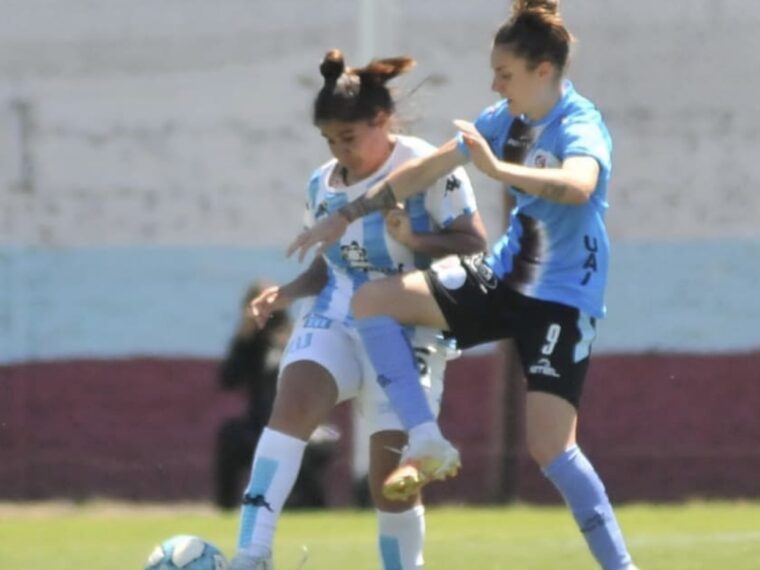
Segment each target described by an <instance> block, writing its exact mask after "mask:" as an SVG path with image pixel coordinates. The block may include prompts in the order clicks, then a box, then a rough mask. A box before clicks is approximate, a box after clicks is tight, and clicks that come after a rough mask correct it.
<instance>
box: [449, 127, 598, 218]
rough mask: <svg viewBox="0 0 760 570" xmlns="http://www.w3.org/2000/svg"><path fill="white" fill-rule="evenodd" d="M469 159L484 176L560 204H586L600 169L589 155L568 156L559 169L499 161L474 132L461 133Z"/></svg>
mask: <svg viewBox="0 0 760 570" xmlns="http://www.w3.org/2000/svg"><path fill="white" fill-rule="evenodd" d="M462 138H463V140H464V143H465V144H466V145H467V148H468V150H469V152H470V159H471V160H472V162H473V163H474V164H475V166H477V167H478V169H479V170H480V171H482V172H483V173H484V174H486V175H488V176H490V177H491V178H495V179H496V180H499V181H500V182H503V183H504V184H507V185H509V186H514V187H515V188H518V189H519V190H522V191H523V192H525V193H526V194H531V195H533V196H538V197H539V198H543V199H544V200H550V201H552V202H558V203H560V204H585V203H586V202H588V200H589V198H590V197H591V194H593V192H594V190H595V189H596V184H597V182H598V181H599V173H600V165H599V162H598V160H597V159H596V158H595V157H593V156H591V155H590V154H589V155H584V154H573V155H570V156H567V157H566V158H565V159H564V160H563V161H562V165H561V166H560V167H559V168H536V167H531V166H523V165H522V164H514V163H511V162H504V161H503V160H499V159H498V158H497V157H496V156H495V155H494V153H493V151H492V150H491V147H490V146H489V144H488V143H487V142H486V140H485V139H484V138H483V136H482V135H481V134H480V133H479V132H478V131H477V130H475V129H474V128H472V129H470V128H467V129H466V130H463V131H462Z"/></svg>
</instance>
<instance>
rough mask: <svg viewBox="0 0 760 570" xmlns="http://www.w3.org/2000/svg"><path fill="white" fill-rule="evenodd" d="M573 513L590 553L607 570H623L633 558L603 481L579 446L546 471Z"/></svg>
mask: <svg viewBox="0 0 760 570" xmlns="http://www.w3.org/2000/svg"><path fill="white" fill-rule="evenodd" d="M543 471H544V475H546V477H547V478H548V479H549V480H550V481H551V482H552V483H554V486H555V487H557V489H559V492H560V493H561V494H562V497H563V498H564V499H565V502H566V503H567V505H568V506H569V507H570V510H571V511H572V512H573V516H574V517H575V520H576V522H577V523H578V526H579V527H580V529H581V532H582V533H583V536H584V537H585V539H586V542H587V543H588V546H589V548H590V549H591V552H592V553H593V555H594V557H596V559H597V561H598V562H599V564H600V565H601V567H602V568H603V569H604V570H623V569H624V568H627V567H628V566H629V565H630V564H631V555H630V554H628V549H627V548H626V546H625V541H624V540H623V533H622V532H621V531H620V526H618V523H617V520H616V519H615V513H614V512H613V511H612V505H611V504H610V500H609V499H608V498H607V492H606V491H605V489H604V484H603V483H602V480H601V479H599V475H597V474H596V471H594V467H593V466H592V465H591V463H589V461H588V459H586V456H585V455H583V452H582V451H581V450H580V448H579V447H578V446H573V447H571V448H570V449H568V450H567V451H565V452H564V453H563V454H561V455H560V456H559V457H557V458H556V459H554V461H552V462H551V463H550V464H549V465H547V466H546V467H545V468H544V470H543Z"/></svg>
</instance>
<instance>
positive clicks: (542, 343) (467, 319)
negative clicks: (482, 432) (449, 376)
mask: <svg viewBox="0 0 760 570" xmlns="http://www.w3.org/2000/svg"><path fill="white" fill-rule="evenodd" d="M483 257H484V256H483V254H478V255H472V256H462V257H459V258H447V259H445V260H442V261H440V262H437V263H434V264H433V266H432V267H431V268H430V269H428V270H427V271H426V272H425V279H426V280H427V283H428V285H429V287H430V290H431V291H432V293H433V297H434V298H435V300H436V302H437V303H438V306H439V307H440V308H441V312H442V313H443V315H444V317H446V322H447V323H448V325H449V334H450V336H452V337H454V338H455V339H456V340H457V343H458V345H459V347H460V348H468V347H471V346H475V345H478V344H483V343H486V342H490V341H494V340H499V339H504V338H512V339H514V341H515V344H516V345H517V352H518V354H519V355H520V360H521V363H522V368H523V372H524V373H525V377H526V378H527V381H528V390H534V391H539V392H548V393H550V394H554V395H556V396H559V397H561V398H563V399H565V400H567V401H568V402H570V403H571V404H572V405H573V406H575V407H576V408H577V407H578V405H579V403H580V398H581V392H582V391H583V382H584V380H585V378H586V370H587V369H588V363H589V357H590V355H591V343H592V341H593V340H594V337H595V335H596V332H595V328H596V321H595V319H594V318H592V317H590V316H589V315H587V314H586V313H583V312H581V311H580V310H578V309H577V308H575V307H571V306H569V305H564V304H562V303H555V302H551V301H542V300H540V299H534V298H532V297H527V296H525V295H522V294H520V293H518V292H517V291H515V290H513V289H512V288H510V287H509V286H508V285H507V284H506V283H505V282H504V281H502V280H499V279H497V278H496V276H495V275H494V273H493V271H492V269H491V268H490V267H489V266H488V265H486V264H485V263H484V262H483Z"/></svg>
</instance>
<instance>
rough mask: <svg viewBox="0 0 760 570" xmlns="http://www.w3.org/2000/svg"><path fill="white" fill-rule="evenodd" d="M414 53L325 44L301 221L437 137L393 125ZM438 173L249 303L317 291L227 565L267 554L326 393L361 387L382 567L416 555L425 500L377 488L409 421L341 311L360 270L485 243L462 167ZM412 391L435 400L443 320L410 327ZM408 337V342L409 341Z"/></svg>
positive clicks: (293, 345)
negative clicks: (322, 156)
mask: <svg viewBox="0 0 760 570" xmlns="http://www.w3.org/2000/svg"><path fill="white" fill-rule="evenodd" d="M413 63H414V62H413V60H411V59H409V58H406V57H400V58H393V59H383V60H376V61H373V62H372V63H370V64H369V65H368V66H367V67H365V68H361V69H349V68H346V67H345V65H344V61H343V56H342V55H341V53H340V52H339V51H337V50H333V51H331V52H328V54H327V55H326V57H325V59H324V61H323V62H322V65H321V67H320V70H321V72H322V75H323V77H324V86H323V88H322V90H321V91H320V92H319V94H318V95H317V98H316V100H315V102H314V123H315V125H316V126H317V128H318V129H319V130H320V131H321V133H322V135H323V136H324V137H325V139H326V140H327V143H328V145H329V147H330V151H331V152H332V154H333V156H334V159H333V160H331V161H329V162H327V163H326V164H324V165H323V166H321V167H320V168H318V169H317V170H316V171H315V172H314V174H313V176H312V178H311V181H310V182H309V188H308V196H307V224H306V225H307V226H309V225H311V224H313V223H314V221H315V220H319V219H322V218H324V217H325V216H328V215H329V214H331V213H332V212H335V211H337V210H338V209H339V208H341V207H343V206H344V205H346V204H348V203H349V202H350V201H351V200H353V199H354V198H356V197H357V196H359V195H361V194H362V193H364V192H365V191H366V190H367V189H368V188H369V187H370V186H371V185H372V184H373V183H374V182H375V181H377V180H380V179H382V178H384V177H385V176H387V175H388V174H389V173H390V172H391V171H392V170H393V169H394V168H396V167H397V166H399V165H400V164H402V163H404V162H406V161H408V160H410V159H413V158H416V157H420V156H425V155H427V154H430V153H431V152H432V151H433V150H435V148H434V147H433V146H432V145H429V144H428V143H426V142H424V141H422V140H421V139H418V138H413V137H408V136H400V135H396V134H393V131H392V118H393V111H394V102H393V99H392V97H391V94H390V92H389V90H388V87H387V86H386V83H387V82H388V81H389V80H391V79H392V78H394V77H396V76H397V75H399V74H401V73H404V72H406V71H407V70H408V69H409V68H410V67H411V66H412V65H413ZM452 171H453V172H451V173H450V174H449V175H448V177H447V178H446V179H445V181H444V183H443V184H441V185H436V186H434V187H433V186H431V188H429V189H428V190H427V191H426V192H425V193H422V194H417V195H415V196H414V197H410V198H409V199H408V200H405V201H404V202H403V211H402V210H401V209H399V208H398V207H397V204H396V203H395V202H394V203H393V204H389V208H388V210H390V211H389V212H388V213H386V214H385V219H384V216H383V214H381V213H380V212H375V213H374V214H372V215H369V216H367V217H365V218H363V219H362V220H357V222H356V223H353V224H349V225H347V227H346V228H345V230H346V231H345V237H344V238H343V239H342V240H341V241H340V243H337V244H335V245H333V246H332V247H330V248H327V249H326V250H325V251H324V254H323V255H321V256H318V257H317V258H316V259H315V260H314V262H313V263H312V264H311V266H310V267H309V269H307V270H306V271H305V272H304V273H302V274H301V275H300V276H298V277H297V278H296V279H295V280H294V281H292V282H291V283H289V284H287V285H285V286H282V287H273V288H270V289H268V290H266V291H264V292H263V293H262V295H260V296H259V297H258V298H257V299H255V300H254V301H253V302H252V304H251V307H250V309H251V314H252V316H253V317H254V318H255V319H256V320H257V321H258V323H259V325H260V326H263V324H264V323H265V322H266V319H267V318H268V317H269V316H270V315H271V314H272V311H274V310H278V309H283V308H285V307H287V306H288V305H289V304H290V303H291V302H292V301H294V300H295V299H297V298H300V297H305V296H310V295H315V297H314V299H313V300H311V301H310V302H308V304H307V307H306V308H305V312H304V316H302V317H301V318H300V319H299V320H298V322H297V324H296V327H295V330H294V331H293V334H292V336H291V339H290V341H289V344H288V347H287V348H286V351H285V354H284V356H283V360H282V362H281V364H280V366H281V374H280V379H279V385H278V392H277V396H276V399H275V403H274V407H273V411H272V415H271V418H270V420H269V424H268V427H267V428H266V429H265V430H264V433H263V435H262V437H261V440H260V441H259V444H258V446H257V448H256V454H255V457H254V460H253V468H252V473H251V480H250V483H249V485H248V488H247V490H246V493H245V496H244V499H243V507H242V517H241V528H240V538H239V543H238V554H237V556H236V557H235V558H234V560H233V562H232V568H233V570H254V569H257V570H258V569H267V568H271V567H272V566H271V564H272V562H271V550H272V541H273V534H274V531H275V526H276V523H277V519H278V518H279V515H280V512H281V510H282V507H283V505H284V503H285V500H286V498H287V496H288V494H289V493H290V491H291V489H292V487H293V483H294V481H295V479H296V475H297V473H298V470H299V468H300V465H301V460H302V456H303V452H304V448H305V447H306V442H307V440H308V439H309V437H310V436H311V434H312V432H313V431H314V430H315V428H317V426H319V424H321V423H323V422H324V421H325V420H326V419H327V418H328V415H329V414H330V412H331V411H332V409H333V407H334V406H335V405H336V404H337V403H339V402H342V401H344V400H347V399H350V398H358V402H359V404H360V405H361V411H362V413H363V415H364V416H365V419H366V420H367V422H368V426H369V429H370V432H371V433H372V436H371V441H370V469H369V482H370V491H371V494H372V497H373V499H374V501H375V505H376V507H377V509H378V527H379V547H380V552H381V559H382V565H383V568H385V569H386V570H391V569H394V570H395V569H402V570H407V569H413V568H420V567H421V566H422V563H423V559H422V543H423V535H424V519H423V514H424V510H423V508H422V505H421V503H420V500H419V496H409V497H408V498H407V499H406V500H405V501H403V502H400V503H399V502H393V501H390V500H388V499H386V498H385V497H384V496H383V494H382V492H381V488H382V484H383V481H384V480H385V479H386V478H387V477H388V476H389V474H390V473H391V472H392V471H393V469H394V468H396V467H397V465H398V452H394V451H393V449H400V448H402V447H403V446H404V444H405V443H406V434H405V432H404V430H403V426H402V425H401V424H400V423H399V420H398V417H397V416H396V414H395V413H394V412H393V410H392V409H391V407H390V405H389V403H388V401H387V399H386V397H385V395H384V394H383V391H382V389H381V388H380V386H379V385H378V383H377V382H376V373H375V371H374V369H373V368H372V365H371V364H370V361H369V357H368V356H367V355H366V353H365V351H364V348H363V346H362V341H361V338H360V337H359V334H358V333H357V331H356V329H355V328H354V319H353V316H352V315H351V312H350V304H351V298H352V297H353V295H354V292H355V291H356V290H357V289H358V288H359V287H360V286H361V285H362V284H364V283H365V282H371V281H372V280H376V279H379V278H384V277H385V276H387V275H393V274H396V273H400V272H403V271H406V270H412V269H415V268H426V267H428V266H429V264H430V260H431V258H432V257H441V256H444V255H447V254H451V253H462V254H465V253H474V252H477V251H482V248H483V247H485V245H486V239H485V230H484V228H483V224H482V222H481V220H480V217H479V215H478V214H477V212H476V211H475V200H474V195H473V192H472V188H471V186H470V182H469V180H468V178H467V175H466V173H465V172H464V170H463V169H461V168H459V169H452ZM409 335H410V340H411V343H412V345H411V346H412V347H413V350H414V354H415V366H417V367H418V370H419V372H420V373H421V378H420V377H419V376H418V377H417V378H416V381H417V382H420V394H421V395H422V397H423V399H424V400H425V401H424V405H425V406H426V407H428V409H430V408H432V409H434V410H436V411H437V409H438V407H439V402H440V398H441V392H442V389H443V385H442V382H443V370H444V367H445V361H446V357H447V350H448V346H449V345H448V342H447V341H444V340H443V339H442V337H441V334H440V331H435V330H433V329H430V328H424V327H413V328H412V327H410V329H409ZM410 349H411V348H410Z"/></svg>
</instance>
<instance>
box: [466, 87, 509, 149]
mask: <svg viewBox="0 0 760 570" xmlns="http://www.w3.org/2000/svg"><path fill="white" fill-rule="evenodd" d="M504 109H505V102H503V101H502V102H500V103H497V104H495V105H491V106H490V107H488V108H487V109H485V110H484V111H483V112H482V113H480V115H478V118H477V119H475V123H474V125H475V128H476V129H478V132H479V133H480V134H481V135H483V138H484V139H486V140H487V141H488V144H489V145H490V146H491V150H493V152H494V153H496V149H495V148H494V144H495V143H496V140H497V139H498V138H499V132H498V131H499V124H500V122H501V121H500V119H501V117H502V115H503V113H504ZM456 138H457V148H458V149H459V152H460V153H462V156H465V157H467V158H470V149H469V148H467V145H466V144H464V137H463V136H462V133H461V132H458V133H457V137H456Z"/></svg>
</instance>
